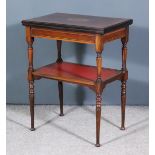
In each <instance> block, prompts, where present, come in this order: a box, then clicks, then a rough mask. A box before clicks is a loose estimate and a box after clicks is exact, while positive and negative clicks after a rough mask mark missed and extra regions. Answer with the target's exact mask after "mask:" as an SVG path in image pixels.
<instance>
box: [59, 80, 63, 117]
mask: <svg viewBox="0 0 155 155" xmlns="http://www.w3.org/2000/svg"><path fill="white" fill-rule="evenodd" d="M58 88H59V101H60V116H64V114H63V83H62V82H61V81H58Z"/></svg>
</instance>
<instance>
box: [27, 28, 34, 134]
mask: <svg viewBox="0 0 155 155" xmlns="http://www.w3.org/2000/svg"><path fill="white" fill-rule="evenodd" d="M26 41H27V44H28V62H29V66H28V82H29V104H30V114H31V131H34V130H35V128H34V78H33V74H32V72H33V46H32V45H33V41H34V38H33V37H31V28H30V27H26Z"/></svg>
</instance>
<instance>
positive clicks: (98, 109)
mask: <svg viewBox="0 0 155 155" xmlns="http://www.w3.org/2000/svg"><path fill="white" fill-rule="evenodd" d="M101 100H102V98H101V95H100V94H97V95H96V147H100V122H101Z"/></svg>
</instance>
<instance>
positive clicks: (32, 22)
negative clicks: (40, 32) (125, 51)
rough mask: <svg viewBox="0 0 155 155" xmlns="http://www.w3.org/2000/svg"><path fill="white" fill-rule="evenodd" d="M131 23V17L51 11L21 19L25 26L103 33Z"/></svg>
mask: <svg viewBox="0 0 155 155" xmlns="http://www.w3.org/2000/svg"><path fill="white" fill-rule="evenodd" d="M132 23H133V20H132V19H125V18H111V17H97V16H87V15H78V14H66V13H53V14H49V15H45V16H41V17H38V18H32V19H29V20H23V21H22V24H23V25H25V26H32V27H42V28H50V29H58V30H70V31H79V32H90V33H99V34H105V33H107V32H111V31H114V30H116V29H119V28H123V27H127V26H129V25H131V24H132Z"/></svg>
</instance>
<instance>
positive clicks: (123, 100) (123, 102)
mask: <svg viewBox="0 0 155 155" xmlns="http://www.w3.org/2000/svg"><path fill="white" fill-rule="evenodd" d="M125 105H126V81H125V80H122V85H121V111H122V121H121V130H125Z"/></svg>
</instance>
